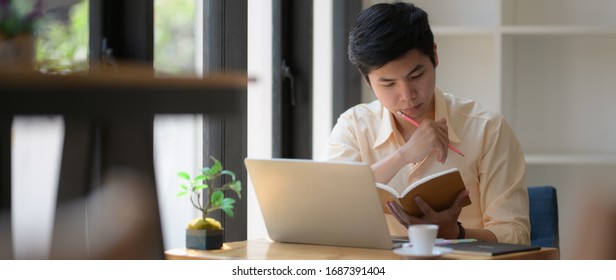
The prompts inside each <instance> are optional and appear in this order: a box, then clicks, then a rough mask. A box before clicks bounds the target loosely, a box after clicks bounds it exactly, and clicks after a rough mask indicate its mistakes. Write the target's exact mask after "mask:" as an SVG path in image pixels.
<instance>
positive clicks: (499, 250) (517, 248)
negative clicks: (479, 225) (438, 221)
mask: <svg viewBox="0 0 616 280" xmlns="http://www.w3.org/2000/svg"><path fill="white" fill-rule="evenodd" d="M439 246H440V247H447V248H451V249H453V253H454V254H467V255H479V256H497V255H503V254H509V253H517V252H526V251H533V250H539V249H541V247H540V246H531V245H523V244H509V243H497V242H487V241H477V242H468V243H455V244H445V245H439Z"/></svg>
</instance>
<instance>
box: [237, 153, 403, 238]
mask: <svg viewBox="0 0 616 280" xmlns="http://www.w3.org/2000/svg"><path fill="white" fill-rule="evenodd" d="M244 162H245V164H246V168H247V170H248V175H249V177H250V179H251V181H252V184H253V187H254V190H255V193H256V196H257V200H258V202H259V206H260V207H261V211H262V213H263V219H264V220H265V226H266V228H267V232H268V234H269V237H270V238H271V239H272V240H274V241H277V242H292V243H305V244H318V245H333V246H347V247H363V248H378V249H392V248H393V242H392V237H391V236H390V234H389V230H388V227H387V223H386V221H385V215H384V214H383V210H382V207H381V203H380V200H379V196H378V193H377V190H376V187H375V181H374V177H373V175H372V169H371V168H370V166H369V165H368V164H367V163H357V162H319V161H312V160H299V159H246V160H245V161H244Z"/></svg>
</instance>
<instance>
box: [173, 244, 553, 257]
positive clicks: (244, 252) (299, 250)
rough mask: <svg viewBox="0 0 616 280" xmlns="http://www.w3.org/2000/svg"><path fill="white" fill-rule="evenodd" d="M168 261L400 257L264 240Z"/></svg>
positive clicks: (548, 251) (545, 251) (186, 252)
mask: <svg viewBox="0 0 616 280" xmlns="http://www.w3.org/2000/svg"><path fill="white" fill-rule="evenodd" d="M165 257H166V258H167V259H169V260H233V259H240V260H400V259H403V258H402V256H399V255H396V254H394V253H393V252H392V251H391V250H379V249H364V248H350V247H334V246H320V245H306V244H293V243H278V242H272V241H269V240H265V239H259V240H248V241H238V242H230V243H225V245H224V246H223V248H222V249H220V250H209V251H205V250H192V249H186V248H181V249H171V250H167V251H165ZM441 259H450V260H557V259H559V253H558V249H556V248H541V250H539V251H530V252H522V253H513V254H506V255H500V256H495V257H483V256H473V255H460V254H446V255H444V256H442V257H441Z"/></svg>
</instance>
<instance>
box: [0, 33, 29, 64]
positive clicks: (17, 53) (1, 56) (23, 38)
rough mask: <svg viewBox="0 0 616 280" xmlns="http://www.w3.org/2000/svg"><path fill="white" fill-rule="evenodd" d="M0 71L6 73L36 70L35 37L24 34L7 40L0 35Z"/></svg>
mask: <svg viewBox="0 0 616 280" xmlns="http://www.w3.org/2000/svg"><path fill="white" fill-rule="evenodd" d="M0 69H3V70H4V71H32V70H34V36H32V35H31V34H23V35H19V36H17V37H13V38H5V37H3V36H2V35H1V34H0Z"/></svg>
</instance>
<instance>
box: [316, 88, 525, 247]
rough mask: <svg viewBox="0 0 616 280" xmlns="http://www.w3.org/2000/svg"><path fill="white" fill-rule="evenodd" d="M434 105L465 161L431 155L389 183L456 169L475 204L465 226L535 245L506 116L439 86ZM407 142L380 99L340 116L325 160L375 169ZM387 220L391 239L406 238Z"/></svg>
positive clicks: (520, 159) (521, 163)
mask: <svg viewBox="0 0 616 280" xmlns="http://www.w3.org/2000/svg"><path fill="white" fill-rule="evenodd" d="M434 101H435V106H436V107H435V119H436V120H438V119H440V118H443V117H444V118H445V119H447V125H448V127H449V131H448V133H449V141H450V143H451V144H452V145H454V146H455V147H456V148H458V149H459V150H460V151H462V152H463V153H464V155H465V156H464V157H462V156H460V155H458V154H456V153H454V152H452V151H449V153H448V156H447V161H446V162H445V164H441V163H439V162H438V161H437V160H436V154H435V153H431V154H430V155H428V156H427V157H426V158H425V159H424V160H423V161H421V162H419V163H415V164H409V165H407V166H405V167H404V168H402V169H401V170H400V171H399V172H398V173H397V174H396V175H395V176H394V177H393V178H392V179H391V181H390V182H388V183H387V184H388V185H389V186H391V187H393V188H395V189H397V190H399V191H400V190H403V189H404V188H406V186H408V185H409V184H411V183H412V182H414V181H416V180H418V179H421V178H423V177H425V176H427V175H430V174H433V173H436V172H438V171H442V170H446V169H449V168H453V167H457V168H458V169H459V170H460V173H461V174H462V178H463V180H464V183H465V184H466V188H467V189H468V190H469V196H470V199H471V202H472V203H471V205H469V206H467V207H464V208H462V213H461V214H460V217H459V221H460V222H461V223H462V224H463V225H464V227H467V228H485V229H488V230H490V231H492V232H493V233H494V235H496V238H497V239H498V241H499V242H507V243H521V244H530V221H529V216H528V215H529V214H528V213H529V209H528V192H527V190H526V179H525V160H524V154H523V152H522V149H521V147H520V144H519V143H518V141H517V138H516V137H515V135H514V133H513V131H512V129H511V127H510V126H509V125H508V124H507V122H506V120H505V119H504V118H503V117H502V116H501V115H499V114H497V113H494V112H491V111H489V110H486V109H484V108H482V107H481V106H480V105H479V104H478V103H476V102H474V101H471V100H467V99H463V98H458V97H455V96H453V95H451V94H447V93H443V92H442V91H441V90H440V89H439V88H438V87H437V88H436V89H435V92H434ZM404 143H405V141H404V139H403V138H402V136H401V134H400V132H399V131H398V130H397V129H396V126H395V124H394V116H393V114H392V113H391V112H389V111H388V110H387V109H386V108H385V107H384V106H383V105H381V103H380V102H379V101H378V100H377V101H374V102H372V103H369V104H360V105H357V106H355V107H353V108H351V109H349V110H347V111H346V112H344V113H343V114H342V115H340V118H338V122H337V124H336V125H335V126H334V128H333V130H332V132H331V134H330V137H329V140H328V145H327V148H326V149H325V151H324V155H323V158H322V159H323V160H335V161H359V162H366V163H368V164H370V165H372V164H374V163H376V162H378V161H379V160H381V159H383V158H385V157H386V156H388V155H390V154H391V153H393V152H395V151H396V150H398V149H399V148H400V147H401V146H402V145H403V144H404ZM386 216H387V222H388V225H389V229H390V232H391V234H392V235H403V236H406V235H407V233H406V229H405V228H404V227H403V226H402V225H401V224H399V223H398V222H397V221H396V220H395V219H394V218H393V217H392V216H391V215H389V214H387V215H386Z"/></svg>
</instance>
